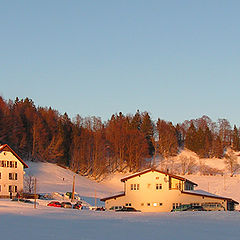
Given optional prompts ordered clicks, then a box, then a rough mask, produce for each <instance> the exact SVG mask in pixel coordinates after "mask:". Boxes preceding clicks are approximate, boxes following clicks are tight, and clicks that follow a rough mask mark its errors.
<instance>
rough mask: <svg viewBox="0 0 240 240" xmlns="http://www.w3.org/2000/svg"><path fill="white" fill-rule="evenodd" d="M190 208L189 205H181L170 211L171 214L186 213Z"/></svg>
mask: <svg viewBox="0 0 240 240" xmlns="http://www.w3.org/2000/svg"><path fill="white" fill-rule="evenodd" d="M191 206H192V205H191V204H182V205H181V206H178V207H176V208H174V209H172V210H171V212H179V211H180V212H181V211H186V210H187V209H188V208H190V207H191Z"/></svg>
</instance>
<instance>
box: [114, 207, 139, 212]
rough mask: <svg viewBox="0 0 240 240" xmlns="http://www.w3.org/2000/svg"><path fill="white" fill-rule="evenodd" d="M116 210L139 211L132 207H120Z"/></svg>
mask: <svg viewBox="0 0 240 240" xmlns="http://www.w3.org/2000/svg"><path fill="white" fill-rule="evenodd" d="M115 211H116V212H140V211H139V210H136V209H135V208H133V207H122V208H120V209H117V210H115Z"/></svg>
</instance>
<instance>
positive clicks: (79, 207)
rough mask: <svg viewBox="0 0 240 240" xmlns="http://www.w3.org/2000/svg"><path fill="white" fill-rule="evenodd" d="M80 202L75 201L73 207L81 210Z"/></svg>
mask: <svg viewBox="0 0 240 240" xmlns="http://www.w3.org/2000/svg"><path fill="white" fill-rule="evenodd" d="M82 207H83V206H82V202H76V203H75V204H74V205H73V208H74V209H79V210H81V209H82Z"/></svg>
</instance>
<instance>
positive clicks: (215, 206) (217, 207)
mask: <svg viewBox="0 0 240 240" xmlns="http://www.w3.org/2000/svg"><path fill="white" fill-rule="evenodd" d="M202 207H203V208H204V209H205V210H206V211H225V208H224V207H223V206H222V204H220V203H215V202H209V203H203V204H202Z"/></svg>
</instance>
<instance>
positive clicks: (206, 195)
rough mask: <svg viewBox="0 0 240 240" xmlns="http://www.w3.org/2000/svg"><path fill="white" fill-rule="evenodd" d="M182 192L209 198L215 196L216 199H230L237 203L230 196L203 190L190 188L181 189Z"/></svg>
mask: <svg viewBox="0 0 240 240" xmlns="http://www.w3.org/2000/svg"><path fill="white" fill-rule="evenodd" d="M182 193H183V194H190V195H196V196H202V197H209V198H217V199H223V200H227V201H231V202H233V203H235V204H239V203H238V202H237V201H235V200H233V199H231V198H227V197H221V196H218V195H215V194H212V193H209V192H206V191H203V190H191V191H186V190H185V191H182Z"/></svg>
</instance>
